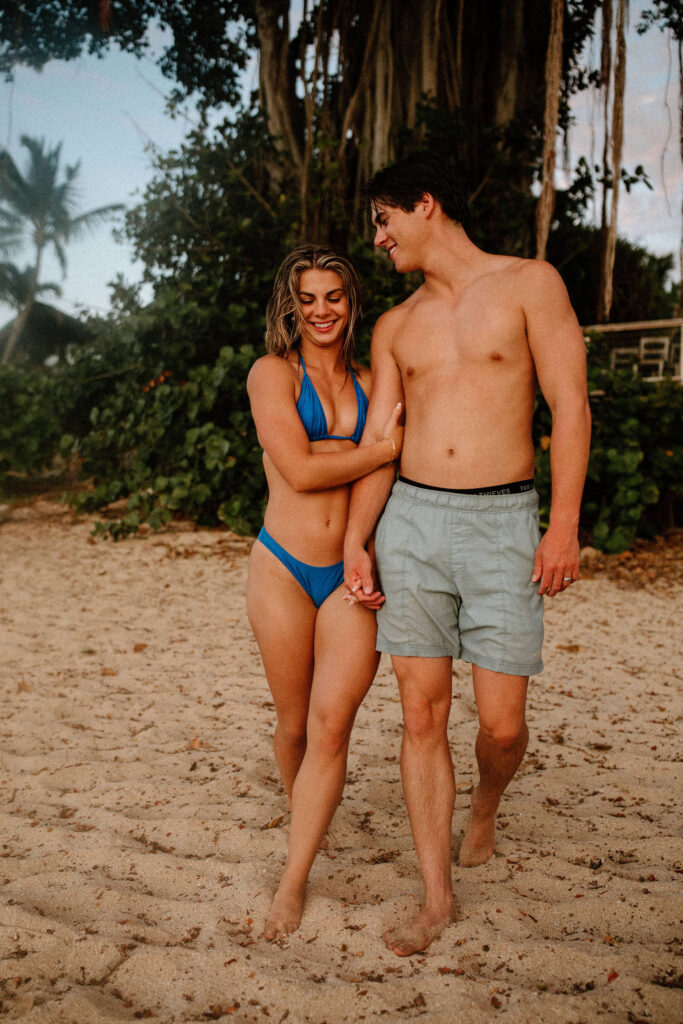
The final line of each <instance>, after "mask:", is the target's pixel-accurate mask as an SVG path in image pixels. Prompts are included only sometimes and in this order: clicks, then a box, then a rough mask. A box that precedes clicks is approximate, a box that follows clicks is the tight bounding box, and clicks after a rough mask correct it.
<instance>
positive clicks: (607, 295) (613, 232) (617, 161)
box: [598, 0, 628, 324]
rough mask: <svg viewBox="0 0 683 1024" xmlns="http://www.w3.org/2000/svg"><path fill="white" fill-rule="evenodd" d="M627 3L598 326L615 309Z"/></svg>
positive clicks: (618, 59)
mask: <svg viewBox="0 0 683 1024" xmlns="http://www.w3.org/2000/svg"><path fill="white" fill-rule="evenodd" d="M627 2H628V0H619V5H618V7H617V42H616V55H615V61H614V103H613V106H612V154H611V158H612V202H611V206H610V215H609V224H608V226H607V237H606V239H605V247H604V251H603V259H602V271H601V275H600V279H601V288H600V297H599V302H600V308H599V310H598V323H601V324H602V323H606V322H607V321H608V320H609V315H610V311H611V309H612V290H613V281H614V257H615V254H616V248H617V213H618V209H619V184H620V181H621V156H622V150H623V146H624V93H625V91H626V5H627Z"/></svg>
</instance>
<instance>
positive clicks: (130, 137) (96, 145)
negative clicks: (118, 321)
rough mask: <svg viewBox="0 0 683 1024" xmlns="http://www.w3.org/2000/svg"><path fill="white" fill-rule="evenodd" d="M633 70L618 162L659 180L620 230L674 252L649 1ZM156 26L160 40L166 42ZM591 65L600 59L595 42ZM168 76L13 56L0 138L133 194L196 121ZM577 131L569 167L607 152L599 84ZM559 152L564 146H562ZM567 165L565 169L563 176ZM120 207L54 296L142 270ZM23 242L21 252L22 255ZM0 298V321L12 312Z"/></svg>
mask: <svg viewBox="0 0 683 1024" xmlns="http://www.w3.org/2000/svg"><path fill="white" fill-rule="evenodd" d="M630 6H631V24H630V29H629V40H628V52H627V61H628V63H627V78H626V119H625V123H626V127H625V143H624V158H623V164H624V166H626V167H627V168H629V169H632V168H634V167H635V166H636V164H639V163H640V164H643V165H644V167H645V170H646V172H647V173H648V175H649V177H650V180H651V182H652V185H653V191H649V190H647V189H646V188H645V187H644V186H643V185H639V186H638V187H636V188H634V189H633V190H632V192H631V194H630V195H629V194H626V193H625V192H624V191H623V190H622V192H621V195H620V207H619V233H620V234H621V235H623V236H624V237H626V238H628V239H629V240H630V241H632V242H635V243H637V244H639V245H644V246H645V247H647V248H648V249H650V250H651V251H652V252H654V253H657V254H666V253H674V254H676V266H677V265H678V264H677V259H678V249H679V245H680V239H681V199H682V196H683V168H682V167H681V161H680V152H679V142H678V66H677V57H676V54H675V51H674V46H673V43H671V42H670V41H669V39H668V36H667V35H666V34H665V33H662V32H660V31H659V30H650V31H649V32H648V33H646V34H645V35H644V36H638V35H637V34H636V32H635V26H636V25H637V23H638V21H639V13H640V10H641V9H642V8H643V7H645V6H647V4H646V3H645V2H641V0H638V2H632V3H631V5H630ZM161 42H162V36H161V32H157V33H156V36H155V37H154V38H153V47H152V49H153V50H154V48H155V47H156V48H157V50H158V47H159V46H160V45H161ZM591 59H592V66H593V67H594V66H595V65H596V64H597V61H598V55H597V41H595V42H594V43H593V53H592V58H591ZM256 84H257V83H256V67H255V64H253V63H252V65H251V66H250V68H249V69H248V71H247V73H246V78H245V83H244V85H245V89H246V90H247V91H249V90H251V89H253V88H255V87H256ZM171 87H172V83H171V82H170V81H169V80H167V79H165V78H164V77H163V75H162V74H161V72H160V71H159V70H158V68H157V67H156V66H155V64H154V58H153V56H149V57H146V58H144V59H142V60H139V59H137V58H135V57H133V56H131V55H129V54H125V53H120V52H118V51H116V50H114V51H112V52H111V53H110V54H108V55H106V56H105V57H104V58H102V59H98V58H96V57H89V56H83V57H81V58H79V59H78V60H75V61H68V62H67V61H51V62H49V63H48V64H47V65H46V66H45V67H44V69H43V70H42V71H41V72H35V71H32V70H30V69H27V68H18V69H17V71H16V75H15V80H14V82H13V83H6V82H0V146H3V147H5V148H7V149H9V151H10V153H11V154H12V156H13V157H14V159H15V160H16V161H17V162H18V163H19V165H20V166H23V157H24V153H23V151H22V147H21V146H20V142H19V140H20V137H21V135H23V134H27V135H32V136H37V137H39V138H45V140H46V142H47V143H48V144H49V145H55V144H57V143H58V142H60V141H61V142H62V143H63V146H62V160H63V162H64V163H65V164H71V163H75V162H76V161H78V160H80V161H81V170H80V175H79V179H78V181H79V186H80V191H79V204H80V210H87V209H91V208H93V207H97V206H102V205H106V204H109V203H123V204H125V205H126V206H133V205H135V203H136V202H138V201H139V200H140V197H141V193H142V191H143V190H144V187H145V184H146V183H147V182H148V181H149V180H150V179H151V177H152V173H153V172H152V166H151V154H150V152H149V147H150V146H153V147H155V148H156V149H157V150H159V151H161V152H166V151H168V150H169V149H173V148H175V147H178V146H179V145H180V143H181V142H182V139H183V137H184V136H185V134H186V132H187V130H188V128H189V127H190V122H189V120H188V118H191V115H192V110H191V107H188V108H187V111H186V114H185V116H178V117H176V118H175V119H172V118H171V117H170V116H169V114H168V112H167V110H166V99H165V97H166V95H167V94H168V93H169V92H170V90H171ZM572 112H573V115H574V117H575V121H576V123H575V125H574V126H573V127H572V130H571V133H570V148H571V159H570V168H572V167H574V166H575V165H576V162H577V160H578V158H579V156H581V155H585V156H587V157H588V158H589V159H590V158H592V157H595V158H596V159H595V160H594V161H593V162H597V160H598V159H599V158H600V155H601V152H602V143H601V131H600V109H599V102H598V100H597V98H596V94H595V92H594V91H593V90H588V91H587V92H584V93H582V94H579V96H578V97H576V98H575V101H574V104H573V108H572ZM558 158H560V154H559V152H558ZM562 184H566V174H565V173H563V171H562V170H560V171H559V172H558V185H560V186H561V185H562ZM120 219H121V218H120V216H119V217H118V218H113V219H112V221H111V222H109V223H108V224H106V225H103V226H102V227H100V228H98V229H97V230H95V231H93V232H92V233H91V234H89V235H88V236H86V237H85V238H84V239H82V240H80V241H75V242H72V243H70V244H69V246H68V248H67V251H66V255H67V261H68V268H67V271H68V273H67V277H66V279H65V280H62V279H61V272H60V269H59V266H58V264H57V263H56V261H55V260H53V259H52V258H48V259H47V260H46V263H45V269H44V272H43V280H44V281H55V282H57V283H59V284H60V285H61V287H62V289H63V295H62V297H61V298H58V299H57V298H56V299H52V298H50V297H49V296H47V297H46V298H47V301H49V302H52V303H53V304H54V305H55V306H58V307H60V308H61V309H64V310H66V311H67V312H69V313H72V314H78V313H80V312H91V313H106V311H107V310H108V309H109V306H110V301H109V295H110V289H109V286H108V285H109V282H111V281H112V280H113V279H114V278H115V277H116V276H117V275H118V274H122V275H123V277H124V278H125V280H127V281H128V282H130V283H133V282H137V281H139V280H140V277H141V274H142V266H141V265H140V264H139V263H135V262H134V261H133V258H132V253H131V251H130V247H129V246H128V245H127V244H126V243H117V242H116V241H114V239H113V235H112V228H113V226H114V225H115V224H116V223H117V220H118V221H119V222H120ZM29 259H30V255H29V254H28V253H26V254H25V258H24V259H22V257H21V256H20V255H18V256H16V257H15V262H17V263H18V264H19V265H21V266H23V265H25V263H27V262H28V261H29ZM12 315H13V314H12V311H11V310H10V309H9V307H3V306H2V304H0V324H1V323H4V322H5V321H6V320H7V319H9V318H10V317H11V316H12Z"/></svg>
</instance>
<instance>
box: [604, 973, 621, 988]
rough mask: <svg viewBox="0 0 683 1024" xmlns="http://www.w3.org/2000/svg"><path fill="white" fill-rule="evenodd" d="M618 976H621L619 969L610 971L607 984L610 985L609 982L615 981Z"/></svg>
mask: <svg viewBox="0 0 683 1024" xmlns="http://www.w3.org/2000/svg"><path fill="white" fill-rule="evenodd" d="M618 977H619V972H618V971H610V972H609V974H608V975H607V984H608V985H609V983H610V982H611V981H614V979H615V978H618Z"/></svg>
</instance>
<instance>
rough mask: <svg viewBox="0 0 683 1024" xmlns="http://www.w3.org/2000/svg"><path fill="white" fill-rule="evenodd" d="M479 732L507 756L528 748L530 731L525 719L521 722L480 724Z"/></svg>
mask: <svg viewBox="0 0 683 1024" xmlns="http://www.w3.org/2000/svg"><path fill="white" fill-rule="evenodd" d="M479 731H480V732H481V734H482V736H483V737H484V738H485V739H486V740H487V741H488V742H489V743H492V744H493V745H494V746H496V747H498V749H499V750H500V751H502V752H503V753H505V754H508V753H510V752H511V751H513V750H516V749H518V748H519V747H520V746H526V743H527V740H528V738H529V731H528V729H527V726H526V722H525V720H524V719H522V720H521V722H514V721H513V722H510V721H505V720H503V721H499V722H480V723H479Z"/></svg>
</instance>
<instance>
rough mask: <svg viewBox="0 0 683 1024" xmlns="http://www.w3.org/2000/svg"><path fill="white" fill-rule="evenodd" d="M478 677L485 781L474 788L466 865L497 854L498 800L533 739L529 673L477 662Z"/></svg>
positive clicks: (479, 744)
mask: <svg viewBox="0 0 683 1024" xmlns="http://www.w3.org/2000/svg"><path fill="white" fill-rule="evenodd" d="M472 681H473V683H474V697H475V700H476V702H477V710H478V712H479V733H478V735H477V741H476V744H475V753H476V755H477V764H478V765H479V785H478V786H477V787H476V789H474V790H473V792H472V814H471V817H470V821H469V823H468V825H467V829H466V831H465V838H464V839H463V841H462V845H461V847H460V857H459V860H460V865H461V867H465V868H467V867H473V866H474V865H475V864H483V863H484V862H485V861H487V860H488V859H489V857H492V856H493V849H494V835H495V819H496V811H497V810H498V804H499V803H500V798H501V796H502V795H503V793H504V791H505V789H506V787H507V785H508V783H509V781H510V779H511V778H512V777H513V775H514V774H515V772H516V771H517V769H518V768H519V765H520V763H521V760H522V758H523V757H524V751H525V750H526V746H527V743H528V741H529V730H528V729H527V726H526V719H525V717H524V712H525V708H526V692H527V685H528V682H529V679H528V677H527V676H512V675H506V674H505V673H503V672H491V671H490V670H489V669H485V668H480V667H479V666H478V665H473V666H472Z"/></svg>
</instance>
